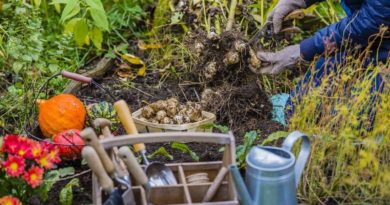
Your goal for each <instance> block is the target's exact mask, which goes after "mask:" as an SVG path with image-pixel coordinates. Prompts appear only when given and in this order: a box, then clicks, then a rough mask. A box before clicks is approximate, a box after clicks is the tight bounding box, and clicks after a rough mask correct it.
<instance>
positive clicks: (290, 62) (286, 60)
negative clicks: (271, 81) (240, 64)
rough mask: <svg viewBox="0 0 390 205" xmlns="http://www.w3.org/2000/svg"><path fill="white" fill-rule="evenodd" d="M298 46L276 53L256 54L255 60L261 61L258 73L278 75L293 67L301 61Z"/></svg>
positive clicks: (288, 47)
mask: <svg viewBox="0 0 390 205" xmlns="http://www.w3.org/2000/svg"><path fill="white" fill-rule="evenodd" d="M300 50H301V49H300V47H299V45H293V46H287V47H286V48H284V49H283V50H281V51H278V52H276V53H268V52H258V53H257V58H259V59H260V60H261V63H262V65H265V66H263V67H262V68H261V70H260V73H262V74H278V73H280V72H282V71H284V70H286V69H287V68H291V67H294V66H296V65H297V64H298V62H299V61H300V60H301V54H300V53H301V52H300Z"/></svg>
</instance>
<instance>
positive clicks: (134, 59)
mask: <svg viewBox="0 0 390 205" xmlns="http://www.w3.org/2000/svg"><path fill="white" fill-rule="evenodd" d="M122 58H123V59H125V60H126V61H127V62H129V63H131V64H133V65H145V63H144V62H143V61H142V60H141V59H140V58H138V57H137V56H135V55H131V54H128V53H126V54H123V55H122Z"/></svg>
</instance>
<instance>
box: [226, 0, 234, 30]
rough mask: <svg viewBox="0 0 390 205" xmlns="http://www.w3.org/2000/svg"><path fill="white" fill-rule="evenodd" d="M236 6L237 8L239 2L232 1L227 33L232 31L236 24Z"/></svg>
mask: <svg viewBox="0 0 390 205" xmlns="http://www.w3.org/2000/svg"><path fill="white" fill-rule="evenodd" d="M236 6H237V0H232V2H231V3H230V9H229V16H228V22H227V25H226V31H229V30H231V29H232V27H233V24H234V16H235V12H236Z"/></svg>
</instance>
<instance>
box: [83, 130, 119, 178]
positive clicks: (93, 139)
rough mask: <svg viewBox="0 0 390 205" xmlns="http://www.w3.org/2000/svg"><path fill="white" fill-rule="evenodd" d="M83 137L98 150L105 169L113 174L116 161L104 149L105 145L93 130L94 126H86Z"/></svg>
mask: <svg viewBox="0 0 390 205" xmlns="http://www.w3.org/2000/svg"><path fill="white" fill-rule="evenodd" d="M80 135H81V137H82V138H83V140H84V141H85V143H86V144H87V145H90V146H92V147H93V148H94V149H95V151H96V152H97V154H98V156H99V158H100V161H101V162H102V163H103V166H104V169H105V170H106V171H107V173H108V174H109V175H113V174H114V172H115V166H114V163H112V161H111V159H110V157H109V156H108V154H107V152H106V151H105V150H104V148H103V146H102V145H101V144H100V142H99V139H98V137H97V136H96V134H95V131H93V129H92V128H90V127H88V128H85V129H84V130H83V131H82V132H81V133H80Z"/></svg>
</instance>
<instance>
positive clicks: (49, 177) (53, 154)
mask: <svg viewBox="0 0 390 205" xmlns="http://www.w3.org/2000/svg"><path fill="white" fill-rule="evenodd" d="M1 151H2V152H1V156H0V162H1V169H0V184H1V186H0V197H5V198H4V199H0V201H1V200H3V202H4V203H0V204H7V203H5V202H7V200H9V201H14V202H15V203H16V202H21V203H24V204H27V203H28V201H29V200H30V199H31V197H32V196H34V195H39V196H40V197H41V199H42V200H43V201H45V200H47V199H48V192H49V191H50V189H51V187H52V186H53V185H54V183H55V180H53V179H55V178H56V176H57V175H56V174H55V173H54V172H53V171H50V170H51V169H53V168H54V167H55V166H56V164H58V163H59V162H60V161H61V159H60V157H59V154H58V149H57V147H55V146H53V145H52V144H49V143H47V142H37V141H34V140H31V139H28V138H26V137H22V136H18V135H6V136H5V137H4V140H3V144H2V146H1ZM57 177H58V176H57ZM16 204H17V203H16Z"/></svg>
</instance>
